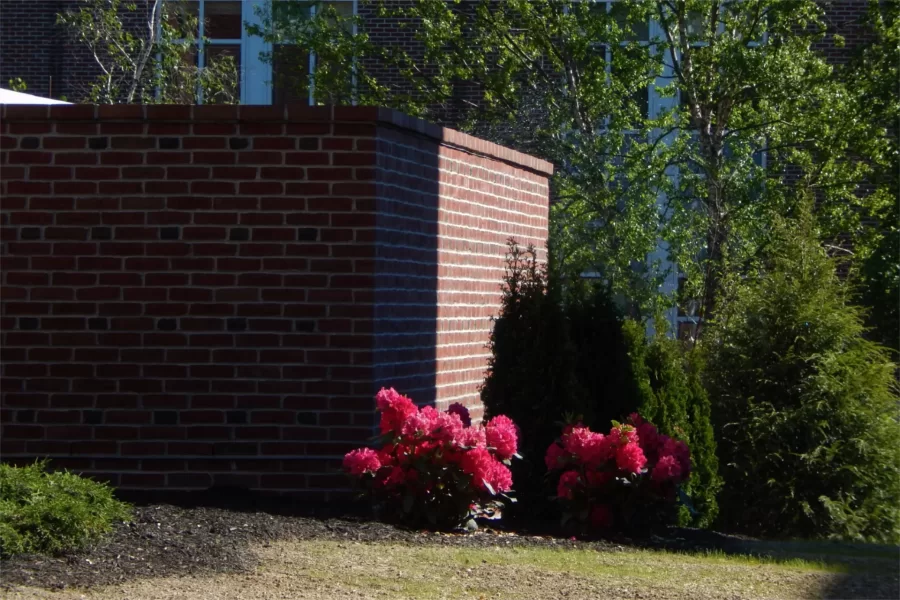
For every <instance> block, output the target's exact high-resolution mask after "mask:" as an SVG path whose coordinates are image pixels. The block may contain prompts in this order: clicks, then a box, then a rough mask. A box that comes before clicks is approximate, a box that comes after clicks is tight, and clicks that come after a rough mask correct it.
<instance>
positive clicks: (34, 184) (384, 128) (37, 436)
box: [0, 105, 550, 498]
mask: <svg viewBox="0 0 900 600" xmlns="http://www.w3.org/2000/svg"><path fill="white" fill-rule="evenodd" d="M48 113H49V115H48ZM0 142H2V153H0V168H2V190H0V191H2V194H3V201H2V272H3V293H2V317H0V326H2V361H3V366H2V369H3V370H2V411H0V414H2V419H3V439H2V448H0V452H2V455H3V458H4V459H7V460H18V461H21V460H27V459H30V458H32V457H37V456H50V457H51V458H53V459H54V462H55V464H57V465H58V466H66V467H69V468H73V469H77V470H79V471H84V472H87V473H90V474H92V475H95V476H98V477H102V478H105V479H108V480H110V481H111V482H113V483H114V484H116V485H119V486H121V487H123V488H138V487H152V488H157V487H167V488H175V489H197V488H207V487H210V486H231V485H237V486H241V487H247V488H252V489H265V490H282V491H291V492H293V493H298V494H304V493H305V494H310V495H314V496H315V497H316V498H323V497H326V496H328V495H329V494H331V493H332V492H334V491H335V490H340V489H342V488H343V487H344V479H343V478H342V476H340V475H339V474H337V473H336V472H335V470H336V468H337V466H338V465H339V462H338V459H339V457H340V456H341V454H342V453H343V452H345V451H347V450H348V449H349V448H352V447H355V446H358V445H360V444H361V443H363V442H364V440H365V439H366V438H367V437H368V436H369V435H370V434H371V433H372V426H373V422H374V411H373V400H372V396H373V394H374V392H375V391H376V390H377V389H378V388H380V387H381V386H382V385H394V386H396V387H397V388H398V389H401V390H403V391H406V392H408V393H410V394H412V395H413V396H414V397H415V398H416V399H417V400H419V401H420V402H435V401H437V402H438V403H439V404H441V405H443V404H444V403H445V402H446V401H450V400H462V401H465V402H467V403H469V404H470V405H473V407H475V408H476V409H477V403H478V393H477V389H478V385H479V383H480V382H481V376H482V373H483V370H484V365H485V359H486V350H485V347H484V345H485V343H486V341H487V335H488V332H489V328H490V321H489V317H490V316H491V315H492V314H494V313H496V311H497V307H498V300H499V283H500V280H501V277H502V275H503V264H504V249H505V248H504V243H505V239H506V238H507V237H508V236H515V237H516V238H518V239H519V240H520V241H521V242H523V243H528V242H533V243H537V244H543V243H544V241H545V239H546V233H547V199H548V187H547V175H548V173H549V170H550V167H549V165H547V164H546V163H544V162H542V161H538V160H536V159H533V158H531V157H528V156H525V155H521V154H517V153H515V152H512V151H510V150H507V149H505V148H501V147H498V146H494V145H493V144H489V143H487V142H483V141H481V140H477V139H475V138H471V137H469V136H465V135H463V134H460V133H458V132H455V131H452V130H447V129H442V128H440V127H437V126H434V125H427V124H425V123H424V122H422V121H418V120H415V119H410V118H407V117H404V116H403V115H399V114H398V113H395V112H392V111H386V110H383V109H372V108H336V109H332V108H330V107H314V108H310V107H293V106H292V107H287V108H285V107H240V108H239V107H221V106H205V107H183V106H178V107H174V106H146V107H141V106H101V107H94V106H86V105H80V106H58V107H51V108H48V107H14V106H8V107H5V108H4V113H3V118H2V138H0Z"/></svg>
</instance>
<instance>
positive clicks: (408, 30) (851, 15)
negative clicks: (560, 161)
mask: <svg viewBox="0 0 900 600" xmlns="http://www.w3.org/2000/svg"><path fill="white" fill-rule="evenodd" d="M142 1H143V2H146V0H138V3H140V2H142ZM408 2H409V0H388V4H389V5H401V4H405V3H408ZM77 4H78V2H77V0H39V1H35V0H3V2H0V85H2V86H4V87H5V86H6V85H7V82H8V81H9V80H10V79H12V78H16V77H21V78H22V79H23V80H24V81H25V82H26V83H27V84H28V92H29V93H33V94H36V95H39V96H47V97H53V98H59V97H61V96H65V97H67V98H68V99H69V100H71V101H80V100H81V99H82V98H83V96H84V93H85V90H86V89H87V87H88V85H89V82H90V81H92V80H93V79H94V78H95V77H96V75H97V74H98V70H97V67H96V65H94V64H93V59H92V57H91V56H90V55H89V53H88V52H87V50H86V49H85V48H84V47H83V46H82V45H81V44H78V43H76V42H75V40H73V39H72V38H71V36H70V35H69V34H67V33H66V32H65V31H64V30H63V28H62V27H60V26H59V25H57V24H56V14H57V13H60V12H64V11H65V10H68V9H71V8H72V7H74V6H76V5H77ZM467 5H471V2H463V3H462V4H461V5H460V10H463V11H465V10H466V8H467ZM822 5H823V6H824V8H825V11H826V20H827V22H828V26H829V29H830V30H831V31H833V32H834V33H839V34H841V35H842V36H843V37H844V38H845V39H846V44H845V45H844V46H843V47H839V46H837V45H836V44H834V41H833V39H832V38H831V36H829V37H828V39H826V40H824V41H823V42H821V43H820V44H819V48H820V49H821V50H822V51H823V52H824V53H825V54H826V55H827V56H828V58H829V60H830V61H832V62H833V63H835V64H841V63H845V62H846V61H847V60H849V58H850V57H851V56H852V54H853V51H854V48H855V47H856V46H858V45H859V44H860V43H861V42H863V41H864V40H865V37H866V29H865V27H863V26H861V24H860V23H861V20H862V17H863V16H864V15H865V11H866V7H867V5H868V0H822ZM359 15H360V17H361V19H362V21H363V23H364V28H365V30H366V32H367V33H368V34H369V35H370V36H371V37H372V39H373V40H374V41H375V42H376V43H379V44H383V45H393V46H400V47H403V48H404V49H405V50H406V51H408V52H410V53H411V54H412V55H414V56H415V55H416V53H417V50H418V48H419V44H418V43H417V42H416V40H415V39H414V30H415V28H414V27H413V26H409V25H410V24H408V23H407V24H406V25H407V26H405V27H404V26H403V24H402V23H400V22H399V21H398V20H397V19H394V18H383V17H379V16H378V15H377V11H376V9H375V8H374V6H373V5H371V4H368V3H366V2H364V1H363V0H360V1H359ZM369 66H370V67H373V66H374V65H369ZM375 67H376V68H375V71H374V72H375V73H377V75H378V76H379V78H380V80H381V81H383V82H384V83H386V84H389V85H397V86H400V87H404V86H405V82H404V79H403V77H402V76H401V75H400V74H399V73H393V72H391V71H390V70H385V71H384V72H379V71H378V70H377V66H375ZM479 99H480V91H479V89H478V86H476V85H473V84H471V83H465V82H460V83H459V84H458V85H457V86H456V87H455V94H454V98H453V100H452V101H451V102H450V103H449V104H448V106H447V107H445V108H446V110H444V111H440V112H439V113H437V116H443V117H444V119H445V120H446V122H448V123H453V122H455V119H456V118H457V117H459V116H461V115H462V114H463V113H464V111H465V110H466V108H467V107H469V106H471V103H475V104H477V103H478V102H479Z"/></svg>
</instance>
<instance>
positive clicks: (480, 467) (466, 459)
mask: <svg viewBox="0 0 900 600" xmlns="http://www.w3.org/2000/svg"><path fill="white" fill-rule="evenodd" d="M496 462H497V461H496V460H495V459H494V457H493V456H491V453H490V452H488V451H487V450H486V449H485V448H472V449H471V450H469V451H467V452H465V453H463V455H462V457H461V458H460V461H459V467H460V469H462V471H463V473H468V474H469V475H471V476H472V483H473V484H474V485H475V487H476V488H480V489H487V486H485V482H487V483H489V484H490V483H491V482H492V481H493V480H494V463H496ZM492 485H493V484H492Z"/></svg>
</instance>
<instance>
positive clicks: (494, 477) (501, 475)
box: [491, 460, 513, 492]
mask: <svg viewBox="0 0 900 600" xmlns="http://www.w3.org/2000/svg"><path fill="white" fill-rule="evenodd" d="M512 482H513V481H512V471H510V470H509V468H508V467H507V466H506V465H504V464H503V463H501V462H498V461H496V460H495V461H494V464H493V468H492V470H491V486H492V487H493V488H494V491H496V492H508V491H509V490H511V489H512Z"/></svg>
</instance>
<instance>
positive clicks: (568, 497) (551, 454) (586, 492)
mask: <svg viewBox="0 0 900 600" xmlns="http://www.w3.org/2000/svg"><path fill="white" fill-rule="evenodd" d="M544 461H545V463H546V465H547V469H548V470H550V471H562V474H561V475H560V477H559V484H558V485H557V490H556V494H557V498H558V499H559V500H560V501H561V502H563V503H564V505H565V506H566V508H568V509H569V510H567V511H566V512H567V513H568V516H570V517H571V516H577V517H579V519H580V520H581V521H582V522H583V524H585V525H589V526H591V527H592V528H595V529H596V528H608V527H612V526H613V525H614V524H615V519H616V517H618V518H620V519H623V520H625V521H628V520H630V518H631V517H632V516H634V514H635V512H636V510H638V509H639V508H640V507H645V508H646V507H647V506H648V505H650V504H656V505H658V504H660V503H662V504H669V505H671V504H672V503H673V502H674V500H675V491H676V486H677V485H679V484H680V483H682V482H684V481H685V480H686V479H687V478H688V476H689V475H690V471H691V454H690V450H689V449H688V446H687V444H685V443H684V442H682V441H678V440H674V439H672V438H670V437H669V436H666V435H663V434H660V433H659V431H657V429H656V427H655V426H654V425H653V424H652V423H649V422H647V421H645V420H644V419H642V418H641V416H640V415H638V414H637V413H632V414H631V416H630V417H629V422H628V423H626V424H618V423H614V426H613V427H612V429H610V431H609V433H608V434H606V435H603V434H602V433H595V432H593V431H591V430H590V429H588V428H587V427H583V426H581V424H577V425H570V426H567V427H566V428H565V429H564V430H563V434H562V436H561V437H560V438H559V439H558V440H556V441H554V442H553V443H552V444H551V445H550V447H549V448H547V454H546V456H545V457H544Z"/></svg>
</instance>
